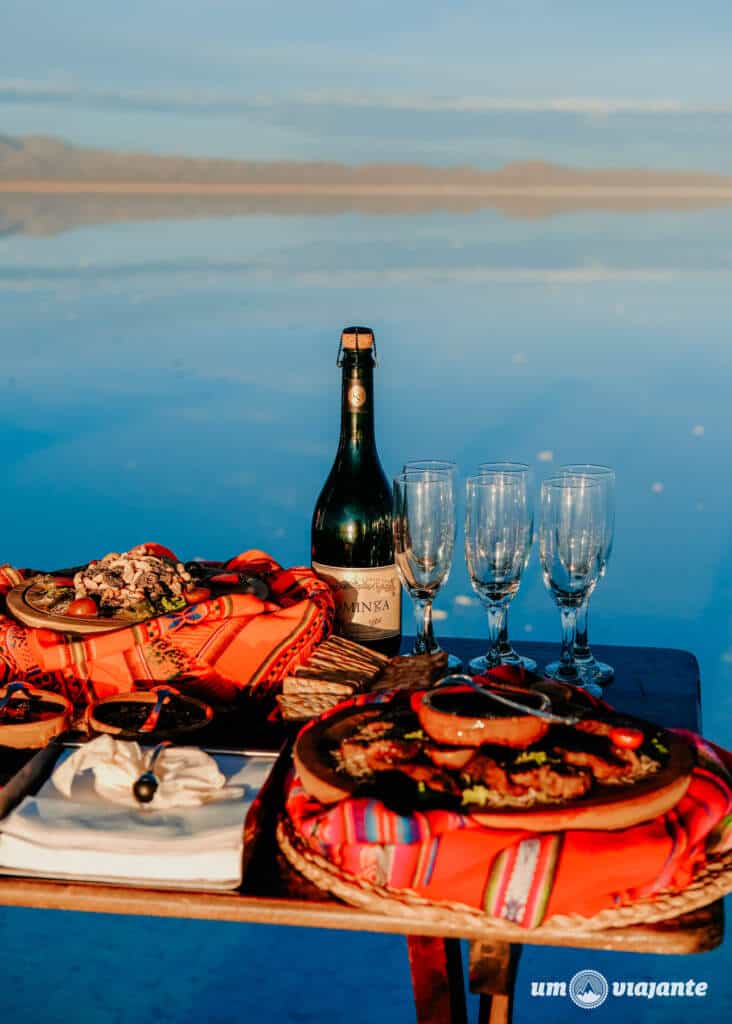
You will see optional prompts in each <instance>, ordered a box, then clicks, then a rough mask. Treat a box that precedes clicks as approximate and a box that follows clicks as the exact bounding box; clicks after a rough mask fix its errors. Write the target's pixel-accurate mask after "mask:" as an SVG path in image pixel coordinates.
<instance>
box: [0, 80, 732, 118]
mask: <svg viewBox="0 0 732 1024" xmlns="http://www.w3.org/2000/svg"><path fill="white" fill-rule="evenodd" d="M0 103H18V104H24V103H54V104H66V103H68V104H76V105H79V104H80V105H83V106H90V107H95V108H102V109H115V110H126V111H133V110H137V111H156V110H157V111H161V112H176V111H178V112H186V113H192V114H196V113H198V114H210V113H247V112H251V111H254V110H266V109H276V108H282V107H287V108H292V107H323V108H333V107H340V108H344V109H348V110H358V109H363V110H384V111H407V112H413V113H445V112H448V113H471V114H482V113H484V114H489V113H513V114H517V113H527V114H532V113H549V114H579V115H583V116H587V115H590V116H610V115H613V114H676V115H679V114H732V104H730V103H688V102H686V101H684V100H680V99H675V98H672V97H671V98H668V99H641V98H631V99H618V98H613V97H592V96H588V97H584V96H555V97H536V98H531V97H529V98H518V97H515V98H512V97H501V96H495V97H494V96H422V95H413V94H402V95H387V94H384V95H380V94H378V93H374V94H372V95H369V96H365V95H363V94H359V93H354V92H349V91H333V90H324V91H318V92H310V93H303V92H298V93H297V94H296V95H293V96H286V95H283V96H274V95H264V94H252V95H241V94H236V93H223V92H217V91H206V90H196V91H193V90H175V91H172V92H155V91H149V90H134V89H131V90H126V89H94V88H86V87H84V86H77V85H73V84H68V83H62V82H43V81H34V80H23V79H15V80H12V79H11V80H6V81H2V80H0Z"/></svg>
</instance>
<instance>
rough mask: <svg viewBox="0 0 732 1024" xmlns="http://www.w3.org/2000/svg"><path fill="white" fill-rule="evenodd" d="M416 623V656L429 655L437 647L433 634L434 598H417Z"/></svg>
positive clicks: (415, 603) (415, 601)
mask: <svg viewBox="0 0 732 1024" xmlns="http://www.w3.org/2000/svg"><path fill="white" fill-rule="evenodd" d="M414 621H415V623H416V626H417V635H416V637H415V640H414V653H415V654H429V653H430V652H431V651H432V650H434V648H435V647H436V646H437V645H436V643H435V637H434V633H433V632H432V598H431V597H415V599H414Z"/></svg>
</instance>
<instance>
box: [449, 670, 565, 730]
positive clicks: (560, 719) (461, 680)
mask: <svg viewBox="0 0 732 1024" xmlns="http://www.w3.org/2000/svg"><path fill="white" fill-rule="evenodd" d="M443 686H469V687H470V688H471V689H473V690H475V692H476V693H480V694H481V695H482V696H483V697H487V698H488V699H489V700H495V701H497V702H498V703H499V704H504V705H506V706H507V707H509V708H513V709H514V710H516V711H520V712H522V713H523V714H528V715H534V716H535V717H536V718H543V719H544V720H545V721H546V722H554V723H555V724H557V725H576V724H577V722H579V721H580V718H581V716H580V715H558V714H556V712H553V711H551V710H550V709H551V706H552V702H551V700H550V698H549V697H548V696H547V694H545V693H541V692H540V691H539V690H531V691H529V693H530V695H531V696H532V697H538V698H539V700H540V702H541V707H540V708H532V707H530V706H529V705H528V704H523V703H522V702H521V701H518V700H512V699H511V698H510V697H505V696H504V695H503V694H502V693H497V692H496V691H495V690H488V689H486V687H485V686H481V685H480V683H476V682H475V680H474V679H473V677H472V676H467V675H463V674H462V673H459V674H456V675H452V676H445V678H444V679H441V680H440V682H439V683H438V684H437V687H435V689H438V688H441V687H443ZM528 695H529V694H528V693H527V696H528Z"/></svg>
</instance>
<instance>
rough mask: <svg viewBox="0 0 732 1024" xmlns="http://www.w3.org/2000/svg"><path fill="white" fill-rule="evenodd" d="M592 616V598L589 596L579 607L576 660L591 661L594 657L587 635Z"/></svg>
mask: <svg viewBox="0 0 732 1024" xmlns="http://www.w3.org/2000/svg"><path fill="white" fill-rule="evenodd" d="M589 617H590V599H589V597H588V598H587V600H586V601H583V602H582V604H581V605H580V606H579V607H578V608H577V627H576V633H575V638H574V657H575V661H589V660H590V659H591V658H592V651H591V650H590V644H589V640H588V637H587V632H588V625H589Z"/></svg>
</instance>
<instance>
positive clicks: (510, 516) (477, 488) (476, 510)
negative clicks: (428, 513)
mask: <svg viewBox="0 0 732 1024" xmlns="http://www.w3.org/2000/svg"><path fill="white" fill-rule="evenodd" d="M465 493H466V507H465V557H466V560H467V563H468V572H469V573H470V582H471V583H472V585H473V590H474V591H475V592H476V594H477V595H478V597H479V598H480V601H481V603H482V604H483V605H484V606H485V608H486V610H487V612H488V636H489V647H488V652H487V653H486V654H485V655H484V656H483V657H480V658H474V659H473V660H472V661H471V662H470V666H469V668H470V671H471V672H472V673H473V674H474V675H482V674H483V673H484V672H486V671H487V670H488V669H491V668H495V667H496V666H497V665H500V664H501V651H500V638H501V629H502V627H503V622H504V619H505V617H506V609H507V608H508V605H509V604H510V602H511V601H512V599H513V597H514V595H515V594H516V592H517V591H518V588H519V584H520V583H521V575H522V573H523V571H524V569H525V567H526V563H527V561H528V558H529V553H530V551H531V541H532V534H533V528H534V522H533V517H532V514H531V506H530V502H529V500H528V495H527V491H526V487H525V486H524V484H523V482H522V481H521V480H520V479H518V478H517V477H516V476H514V475H512V474H508V473H502V472H498V473H491V472H486V473H481V474H479V475H478V476H472V477H469V478H468V480H467V483H466V491H465Z"/></svg>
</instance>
